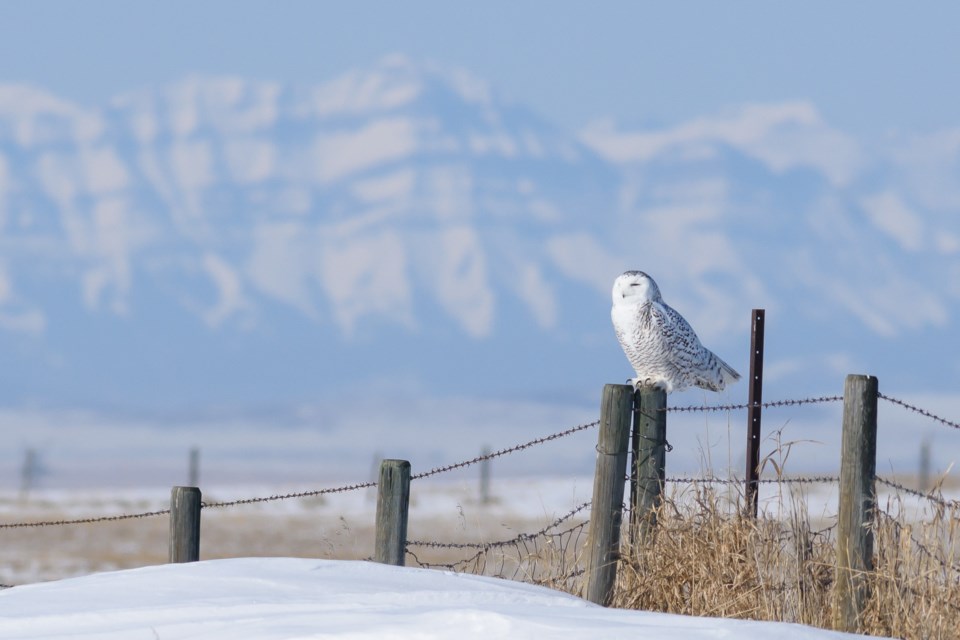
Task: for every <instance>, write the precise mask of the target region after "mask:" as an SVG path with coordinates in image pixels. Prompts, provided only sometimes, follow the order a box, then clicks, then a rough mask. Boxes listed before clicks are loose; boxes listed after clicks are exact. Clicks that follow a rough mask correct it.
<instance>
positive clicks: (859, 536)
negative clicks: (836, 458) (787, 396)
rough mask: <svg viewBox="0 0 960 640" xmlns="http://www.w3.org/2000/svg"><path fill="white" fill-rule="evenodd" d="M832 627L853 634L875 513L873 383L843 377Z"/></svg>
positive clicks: (868, 566)
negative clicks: (835, 573) (835, 575)
mask: <svg viewBox="0 0 960 640" xmlns="http://www.w3.org/2000/svg"><path fill="white" fill-rule="evenodd" d="M842 447H843V448H842V454H841V460H840V515H839V518H838V522H837V578H836V587H835V591H834V594H835V601H834V607H833V618H834V620H833V623H834V628H836V629H838V630H841V631H849V632H857V631H859V627H860V614H861V612H862V611H863V607H864V604H865V602H866V600H867V597H868V596H869V584H868V581H867V576H866V573H865V572H868V571H872V570H873V520H874V515H875V509H876V502H877V495H876V484H875V478H876V469H877V379H876V378H875V377H873V376H859V375H848V376H847V379H846V382H845V384H844V389H843V445H842Z"/></svg>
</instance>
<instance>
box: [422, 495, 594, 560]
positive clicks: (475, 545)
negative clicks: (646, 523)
mask: <svg viewBox="0 0 960 640" xmlns="http://www.w3.org/2000/svg"><path fill="white" fill-rule="evenodd" d="M592 502H593V501H592V500H591V501H587V502H584V503H583V504H581V505H578V506H576V507H574V508H573V509H572V510H571V511H569V512H568V513H566V514H564V515H562V516H560V517H559V518H557V519H556V520H554V521H553V522H551V523H550V524H548V525H547V526H545V527H544V528H543V529H540V530H539V531H536V532H534V533H521V534H520V535H518V536H516V537H513V538H510V539H509V540H500V541H497V542H436V541H433V540H407V546H408V547H424V548H428V549H479V550H482V551H486V550H488V549H496V548H498V547H507V546H511V545H516V544H518V543H521V542H524V541H525V540H533V539H534V538H539V537H541V536H544V535H546V534H547V533H548V532H549V531H551V530H552V529H556V528H557V527H559V526H560V525H561V524H563V523H564V522H566V521H567V520H569V519H570V518H572V517H573V516H575V515H577V514H578V513H580V512H581V511H583V510H584V509H586V508H587V507H589V506H590V505H591V504H592Z"/></svg>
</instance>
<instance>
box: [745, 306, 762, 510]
mask: <svg viewBox="0 0 960 640" xmlns="http://www.w3.org/2000/svg"><path fill="white" fill-rule="evenodd" d="M765 316H766V311H765V310H763V309H754V310H753V312H752V315H751V319H752V322H751V323H750V324H751V331H750V380H749V381H748V382H749V383H750V391H749V394H748V395H749V400H748V402H749V405H748V408H747V469H746V479H747V486H746V499H747V511H748V513H751V514H752V515H753V517H754V518H756V517H757V511H758V510H759V506H760V492H759V488H760V417H761V412H762V410H763V407H762V406H761V403H762V402H763V324H764V318H765Z"/></svg>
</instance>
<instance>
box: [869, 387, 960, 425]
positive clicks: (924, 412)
mask: <svg viewBox="0 0 960 640" xmlns="http://www.w3.org/2000/svg"><path fill="white" fill-rule="evenodd" d="M877 397H878V398H883V399H884V400H886V401H887V402H890V403H892V404H896V405H899V406H901V407H903V408H904V409H908V410H910V411H913V412H914V413H919V414H920V415H922V416H924V417H926V418H930V419H931V420H936V421H937V422H939V423H941V424H944V425H946V426H948V427H951V428H953V429H960V423H957V422H953V421H951V420H947V419H946V418H941V417H940V416H938V415H935V414H933V413H930V412H929V411H927V410H926V409H921V408H920V407H915V406H913V405H912V404H907V403H906V402H904V401H903V400H898V399H897V398H891V397H890V396H888V395H884V394H882V393H877Z"/></svg>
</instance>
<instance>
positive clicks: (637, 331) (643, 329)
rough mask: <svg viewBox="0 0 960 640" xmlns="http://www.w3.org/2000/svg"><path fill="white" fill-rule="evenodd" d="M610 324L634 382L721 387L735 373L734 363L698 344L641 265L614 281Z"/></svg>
mask: <svg viewBox="0 0 960 640" xmlns="http://www.w3.org/2000/svg"><path fill="white" fill-rule="evenodd" d="M610 316H611V317H612V318H613V328H614V329H615V330H616V332H617V339H618V340H620V346H621V347H623V351H624V353H626V354H627V359H628V360H629V361H630V364H631V365H632V366H633V368H634V370H635V371H636V372H637V377H636V378H631V379H630V382H631V384H633V386H634V387H640V386H654V387H659V388H661V389H663V390H664V391H666V392H667V393H670V392H671V391H683V390H684V389H686V388H687V387H690V386H697V387H701V388H703V389H709V390H710V391H720V390H722V389H723V388H724V387H725V386H727V384H728V383H730V382H735V381H736V380H739V379H740V374H739V373H737V372H736V371H734V370H733V367H731V366H730V365H728V364H727V363H726V362H724V361H723V360H721V359H720V358H719V357H717V355H716V354H715V353H713V352H712V351H710V350H709V349H707V348H706V347H704V346H703V345H702V344H700V339H699V338H697V334H696V333H694V332H693V329H692V328H691V327H690V324H689V323H687V321H686V320H684V319H683V316H681V315H680V314H679V313H677V312H676V311H675V310H674V309H673V308H672V307H670V306H669V305H667V303H665V302H664V301H663V298H662V297H661V295H660V288H659V287H657V283H656V282H654V281H653V278H651V277H650V276H648V275H647V274H645V273H644V272H643V271H627V272H626V273H624V274H623V275H621V276H619V277H618V278H617V279H616V280H615V281H614V283H613V308H612V309H611V310H610Z"/></svg>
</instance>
